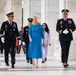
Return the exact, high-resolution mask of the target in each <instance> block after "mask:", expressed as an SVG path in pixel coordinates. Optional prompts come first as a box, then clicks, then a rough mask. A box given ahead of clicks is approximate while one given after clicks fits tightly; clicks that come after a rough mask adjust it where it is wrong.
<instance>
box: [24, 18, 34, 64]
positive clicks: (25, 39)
mask: <svg viewBox="0 0 76 75" xmlns="http://www.w3.org/2000/svg"><path fill="white" fill-rule="evenodd" d="M32 22H33V19H32V18H28V26H26V27H24V33H23V40H24V42H23V44H24V43H25V44H26V60H27V63H29V61H30V64H32V59H29V57H28V46H29V36H28V30H29V27H30V25H31V24H32Z"/></svg>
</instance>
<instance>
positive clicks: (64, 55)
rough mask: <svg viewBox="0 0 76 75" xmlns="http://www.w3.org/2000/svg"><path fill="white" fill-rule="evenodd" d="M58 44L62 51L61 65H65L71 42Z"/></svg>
mask: <svg viewBox="0 0 76 75" xmlns="http://www.w3.org/2000/svg"><path fill="white" fill-rule="evenodd" d="M60 44H61V50H62V55H61V60H62V63H64V62H66V63H67V62H68V56H69V49H70V44H71V41H60Z"/></svg>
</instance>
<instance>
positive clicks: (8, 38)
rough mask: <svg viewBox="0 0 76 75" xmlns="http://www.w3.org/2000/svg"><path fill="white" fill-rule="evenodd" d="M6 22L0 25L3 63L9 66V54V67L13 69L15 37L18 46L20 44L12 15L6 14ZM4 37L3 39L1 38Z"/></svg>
mask: <svg viewBox="0 0 76 75" xmlns="http://www.w3.org/2000/svg"><path fill="white" fill-rule="evenodd" d="M7 17H8V21H5V22H3V23H2V26H1V35H0V36H1V41H2V42H3V43H4V46H5V52H4V53H5V63H6V66H9V52H10V53H11V64H12V65H11V67H12V68H14V64H15V47H16V36H17V37H18V39H19V45H20V44H21V40H20V35H19V32H18V28H17V23H16V22H14V21H13V19H14V13H13V12H11V13H8V14H7ZM3 36H4V37H3Z"/></svg>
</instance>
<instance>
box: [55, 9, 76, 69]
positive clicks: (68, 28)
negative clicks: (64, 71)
mask: <svg viewBox="0 0 76 75" xmlns="http://www.w3.org/2000/svg"><path fill="white" fill-rule="evenodd" d="M68 13H69V10H68V9H63V10H62V15H63V18H62V19H59V20H58V21H57V27H56V31H57V32H58V33H59V41H60V45H61V49H62V56H61V59H62V63H63V66H64V67H65V68H66V67H68V66H69V65H68V56H69V48H70V45H71V41H72V40H73V36H72V32H73V31H75V24H74V22H73V19H71V18H68Z"/></svg>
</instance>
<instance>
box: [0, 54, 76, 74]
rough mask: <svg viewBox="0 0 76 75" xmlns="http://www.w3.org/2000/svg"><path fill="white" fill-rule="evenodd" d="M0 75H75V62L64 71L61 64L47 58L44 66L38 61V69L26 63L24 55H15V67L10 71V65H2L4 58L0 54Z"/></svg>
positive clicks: (71, 62) (51, 58)
mask: <svg viewBox="0 0 76 75" xmlns="http://www.w3.org/2000/svg"><path fill="white" fill-rule="evenodd" d="M0 60H1V62H0V75H76V61H70V62H69V65H70V66H69V67H68V68H67V69H65V68H64V67H63V66H62V64H61V62H60V61H58V60H54V58H53V57H48V61H47V62H46V63H45V64H42V63H41V60H39V68H35V67H33V66H32V65H31V64H29V63H26V60H25V55H24V54H19V55H18V54H17V55H16V65H15V68H14V69H11V64H10V66H9V67H7V66H6V65H5V63H4V56H3V55H1V54H0Z"/></svg>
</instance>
